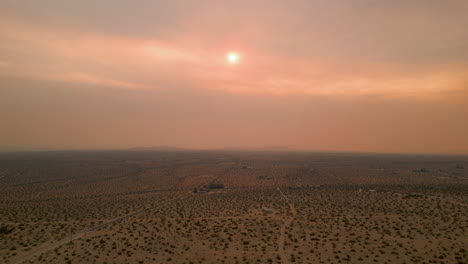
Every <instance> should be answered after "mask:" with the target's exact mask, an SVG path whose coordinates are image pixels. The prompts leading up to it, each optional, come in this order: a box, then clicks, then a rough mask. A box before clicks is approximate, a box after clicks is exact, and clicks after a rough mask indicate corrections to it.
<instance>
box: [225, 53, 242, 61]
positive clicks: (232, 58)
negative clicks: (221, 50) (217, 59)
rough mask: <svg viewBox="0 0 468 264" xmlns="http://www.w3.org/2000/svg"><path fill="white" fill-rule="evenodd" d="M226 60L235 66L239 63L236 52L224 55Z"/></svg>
mask: <svg viewBox="0 0 468 264" xmlns="http://www.w3.org/2000/svg"><path fill="white" fill-rule="evenodd" d="M226 59H227V61H228V62H229V63H231V64H236V63H237V62H238V61H239V54H237V52H234V51H231V52H229V53H228V54H227V55H226Z"/></svg>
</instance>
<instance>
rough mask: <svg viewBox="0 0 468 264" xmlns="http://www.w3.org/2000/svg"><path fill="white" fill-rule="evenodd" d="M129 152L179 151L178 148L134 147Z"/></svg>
mask: <svg viewBox="0 0 468 264" xmlns="http://www.w3.org/2000/svg"><path fill="white" fill-rule="evenodd" d="M128 150H137V151H140V150H143V151H157V150H165V151H167V150H178V148H177V147H176V146H154V147H134V148H129V149H128Z"/></svg>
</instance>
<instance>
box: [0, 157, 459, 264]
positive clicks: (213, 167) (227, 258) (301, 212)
mask: <svg viewBox="0 0 468 264" xmlns="http://www.w3.org/2000/svg"><path fill="white" fill-rule="evenodd" d="M467 250H468V157H466V156H441V155H397V154H352V153H308V152H267V151H265V152H256V151H250V152H249V151H73V152H71V151H70V152H34V153H1V154H0V263H187V264H188V263H468V252H467Z"/></svg>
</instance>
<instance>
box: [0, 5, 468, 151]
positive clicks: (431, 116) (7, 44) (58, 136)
mask: <svg viewBox="0 0 468 264" xmlns="http://www.w3.org/2000/svg"><path fill="white" fill-rule="evenodd" d="M252 2H254V3H252ZM466 14H468V2H467V1H463V0H460V1H455V0H453V1H442V0H440V1H436V0H424V1H423V0H414V1H403V0H394V1H383V0H380V1H379V0H378V1H367V0H349V1H338V0H327V1H325V0H321V1H319V0H315V1H313V0H310V1H309V0H304V1H279V0H263V1H214V0H201V1H188V0H187V1H181V0H175V1H150V0H147V1H138V3H133V2H130V1H121V0H119V1H110V0H107V1H91V0H86V1H59V0H42V1H33V0H25V1H13V0H4V1H2V2H1V3H0V123H1V127H2V129H1V130H0V150H29V149H87V148H91V149H92V148H127V147H134V146H157V145H175V146H179V147H189V148H223V147H226V146H230V147H232V146H245V147H257V146H271V145H285V146H290V147H292V148H297V149H308V150H334V151H371V152H424V153H433V152H441V153H468V139H467V137H466V135H468V121H465V120H468V87H467V83H468V30H466V29H467V28H468V16H467V15H466ZM229 51H236V52H238V53H239V56H240V60H239V62H238V63H237V64H230V63H228V62H227V61H226V54H227V53H228V52H229Z"/></svg>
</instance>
